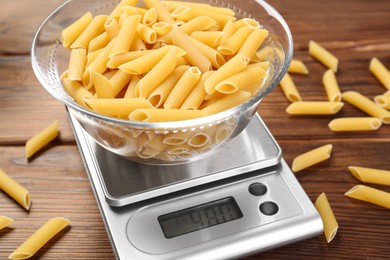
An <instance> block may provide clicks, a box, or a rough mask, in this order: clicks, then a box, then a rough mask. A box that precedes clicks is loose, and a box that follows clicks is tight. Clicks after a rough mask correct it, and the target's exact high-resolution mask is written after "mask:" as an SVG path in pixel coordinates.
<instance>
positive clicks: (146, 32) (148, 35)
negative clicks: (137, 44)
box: [137, 23, 157, 44]
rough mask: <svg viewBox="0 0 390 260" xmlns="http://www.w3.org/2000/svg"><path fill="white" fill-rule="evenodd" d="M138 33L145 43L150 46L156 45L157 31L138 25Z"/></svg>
mask: <svg viewBox="0 0 390 260" xmlns="http://www.w3.org/2000/svg"><path fill="white" fill-rule="evenodd" d="M137 33H138V35H139V36H140V37H141V39H142V40H143V41H144V42H147V43H149V44H152V43H155V42H156V40H157V33H156V31H155V30H153V29H152V28H150V27H148V26H146V25H144V24H142V23H140V24H138V26H137Z"/></svg>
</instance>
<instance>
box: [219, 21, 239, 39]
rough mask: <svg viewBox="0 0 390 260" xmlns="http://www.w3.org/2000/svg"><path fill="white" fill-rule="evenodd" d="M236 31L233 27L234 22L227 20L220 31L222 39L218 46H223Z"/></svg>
mask: <svg viewBox="0 0 390 260" xmlns="http://www.w3.org/2000/svg"><path fill="white" fill-rule="evenodd" d="M235 31H236V28H235V27H234V22H233V21H232V20H229V21H227V22H226V24H225V26H224V27H223V29H222V33H223V38H222V40H221V42H220V44H223V43H225V42H226V41H227V39H229V38H230V37H231V36H232V35H233V34H234V32H235Z"/></svg>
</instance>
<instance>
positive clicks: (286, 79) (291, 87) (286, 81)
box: [279, 73, 302, 102]
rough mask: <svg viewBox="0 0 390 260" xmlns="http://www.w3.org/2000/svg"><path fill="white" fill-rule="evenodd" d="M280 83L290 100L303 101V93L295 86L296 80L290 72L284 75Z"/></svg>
mask: <svg viewBox="0 0 390 260" xmlns="http://www.w3.org/2000/svg"><path fill="white" fill-rule="evenodd" d="M279 85H280V87H281V88H282V91H283V93H284V95H285V96H286V98H287V99H288V100H289V101H291V102H298V101H302V98H301V95H300V94H299V91H298V89H297V87H296V86H295V84H294V81H293V80H292V78H291V76H290V75H289V74H288V73H286V74H285V75H284V76H283V78H282V80H281V81H280V82H279Z"/></svg>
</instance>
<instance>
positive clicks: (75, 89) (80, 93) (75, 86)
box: [62, 78, 93, 107]
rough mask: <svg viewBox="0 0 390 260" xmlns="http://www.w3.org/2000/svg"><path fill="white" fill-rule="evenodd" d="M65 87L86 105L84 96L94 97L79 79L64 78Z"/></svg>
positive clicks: (74, 97) (71, 94)
mask: <svg viewBox="0 0 390 260" xmlns="http://www.w3.org/2000/svg"><path fill="white" fill-rule="evenodd" d="M62 83H63V86H64V89H65V90H66V92H68V94H69V95H70V96H71V97H72V98H73V99H74V100H75V101H76V102H77V103H78V104H79V105H82V106H84V107H85V103H84V98H92V97H93V95H92V93H91V92H89V91H88V90H87V89H86V88H84V87H83V86H82V85H81V84H80V83H79V82H78V81H71V80H70V79H68V78H64V79H63V80H62Z"/></svg>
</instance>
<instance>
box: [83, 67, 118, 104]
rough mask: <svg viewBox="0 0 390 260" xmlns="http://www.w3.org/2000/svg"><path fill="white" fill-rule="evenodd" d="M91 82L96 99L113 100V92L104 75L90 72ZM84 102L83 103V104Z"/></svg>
mask: <svg viewBox="0 0 390 260" xmlns="http://www.w3.org/2000/svg"><path fill="white" fill-rule="evenodd" d="M91 74H92V76H91V81H92V83H93V85H94V87H95V91H96V97H97V98H114V97H115V95H114V91H113V89H112V85H111V83H110V80H109V79H108V78H107V77H105V76H104V75H102V74H100V73H97V72H95V71H92V73H91ZM85 100H86V99H83V102H84V104H85Z"/></svg>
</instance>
